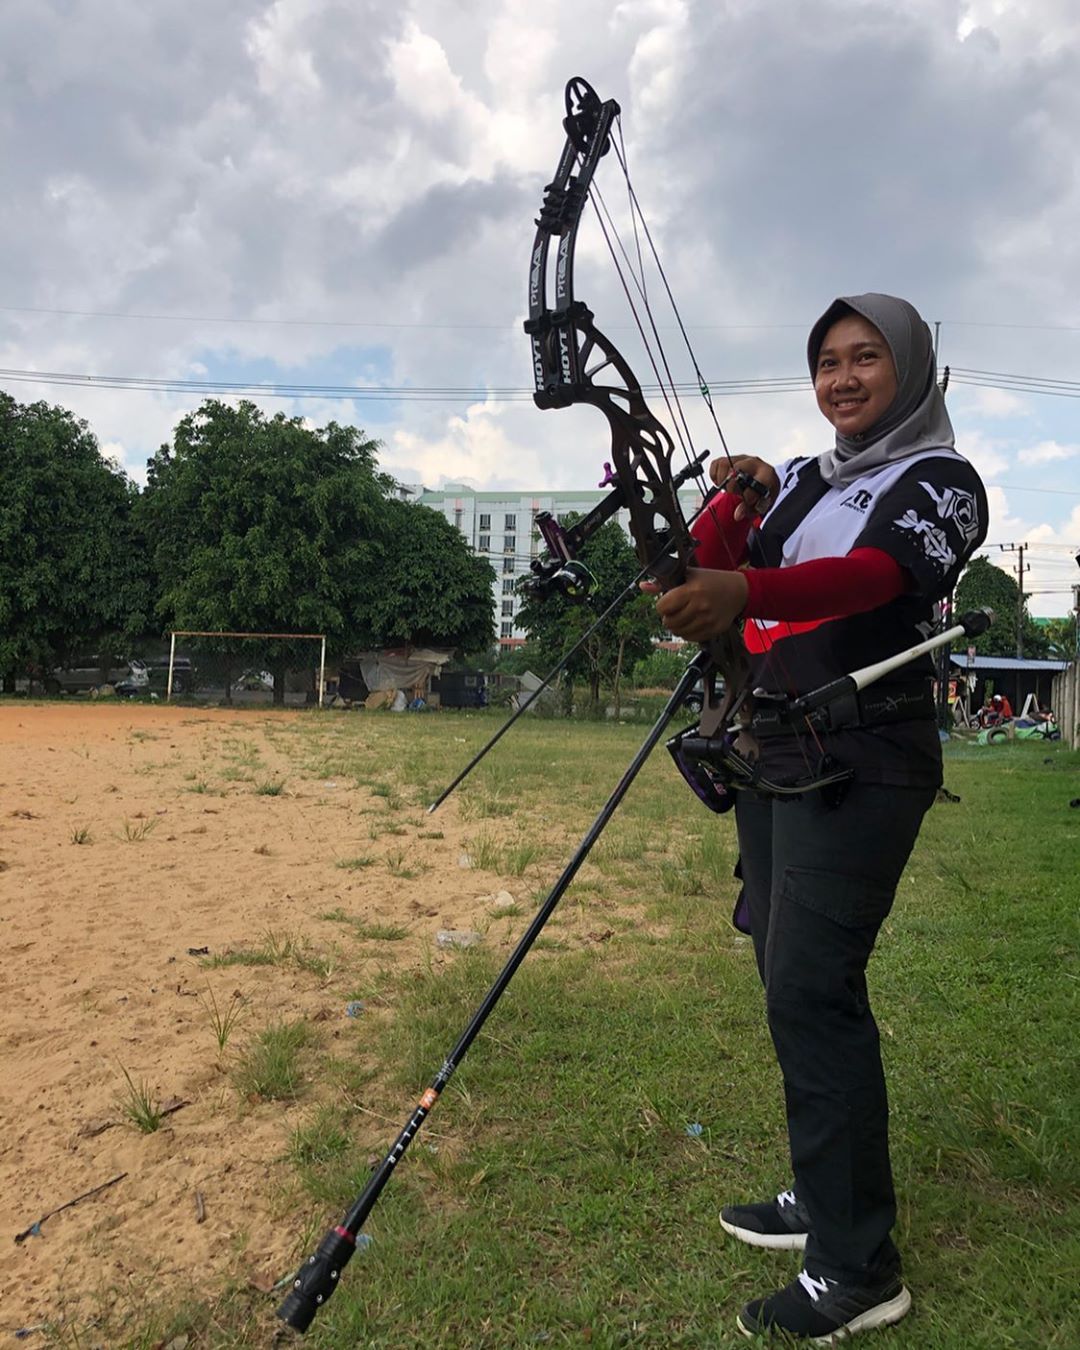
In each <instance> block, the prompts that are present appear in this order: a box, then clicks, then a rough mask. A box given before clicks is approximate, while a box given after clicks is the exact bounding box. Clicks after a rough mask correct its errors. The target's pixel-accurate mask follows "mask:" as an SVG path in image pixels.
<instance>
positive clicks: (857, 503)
mask: <svg viewBox="0 0 1080 1350" xmlns="http://www.w3.org/2000/svg"><path fill="white" fill-rule="evenodd" d="M873 500H874V496H873V493H871V492H867V490H866V489H865V488H860V489H859V490H858V492H854V493H852V495H851V496H850V497H845V498H844V500H843V501H842V502H841V503H840V505H841V506H846V507H849V508H850V509H851V510H852V511H858V512H859V513H860V514H861V515H865V514H866V513H867V511H868V510H869V509H870V503H871V502H872V501H873Z"/></svg>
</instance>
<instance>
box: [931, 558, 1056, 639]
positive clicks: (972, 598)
mask: <svg viewBox="0 0 1080 1350" xmlns="http://www.w3.org/2000/svg"><path fill="white" fill-rule="evenodd" d="M953 605H954V609H955V610H956V612H958V613H962V612H963V611H964V610H967V609H981V608H983V607H984V606H985V607H988V608H989V609H992V610H993V611H994V622H993V623H992V624H991V625H990V627H989V628H988V629H987V631H986V632H985V633H983V634H981V635H980V636H979V637H977V638H975V639H974V647H975V650H976V652H977V653H978V655H980V656H1015V655H1016V635H1017V620H1018V618H1019V623H1020V629H1019V631H1020V633H1021V634H1022V638H1023V644H1024V655H1025V656H1028V657H1032V658H1034V659H1039V658H1041V657H1044V656H1046V655H1047V654H1048V651H1049V643H1048V640H1047V637H1046V635H1045V633H1044V632H1043V631H1042V629H1040V627H1039V625H1038V624H1037V623H1035V622H1034V621H1033V620H1032V618H1031V616H1030V615H1029V614H1028V612H1027V606H1026V605H1025V604H1024V603H1023V601H1022V600H1021V597H1020V588H1019V587H1018V586H1017V584H1016V582H1015V580H1014V579H1013V578H1012V577H1011V576H1010V575H1009V574H1008V572H1005V571H1003V570H1002V569H1001V568H1000V567H995V566H994V565H993V563H991V562H989V561H988V560H987V559H986V558H973V559H972V561H971V562H970V563H969V564H968V567H967V569H966V571H965V572H964V575H963V576H962V577H961V578H960V581H959V582H958V584H957V587H956V594H955V597H954V601H953Z"/></svg>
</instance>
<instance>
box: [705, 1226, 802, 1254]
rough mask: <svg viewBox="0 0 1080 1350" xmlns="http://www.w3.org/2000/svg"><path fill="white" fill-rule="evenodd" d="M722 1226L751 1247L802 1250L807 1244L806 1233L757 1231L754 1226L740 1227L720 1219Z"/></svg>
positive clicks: (774, 1249)
mask: <svg viewBox="0 0 1080 1350" xmlns="http://www.w3.org/2000/svg"><path fill="white" fill-rule="evenodd" d="M720 1227H721V1228H722V1229H723V1230H724V1232H725V1233H730V1234H731V1236H732V1237H733V1238H738V1239H739V1241H740V1242H745V1243H747V1244H748V1245H749V1246H751V1247H770V1248H771V1249H772V1250H773V1251H783V1252H801V1251H802V1249H803V1248H804V1247H805V1246H806V1234H805V1233H757V1232H755V1231H754V1229H752V1228H740V1227H739V1226H738V1224H734V1223H728V1221H727V1219H723V1218H722V1219H721V1220H720Z"/></svg>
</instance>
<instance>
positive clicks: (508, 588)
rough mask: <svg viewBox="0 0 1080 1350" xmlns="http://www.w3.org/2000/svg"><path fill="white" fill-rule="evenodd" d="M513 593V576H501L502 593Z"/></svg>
mask: <svg viewBox="0 0 1080 1350" xmlns="http://www.w3.org/2000/svg"><path fill="white" fill-rule="evenodd" d="M513 594H514V578H513V577H504V578H503V595H513Z"/></svg>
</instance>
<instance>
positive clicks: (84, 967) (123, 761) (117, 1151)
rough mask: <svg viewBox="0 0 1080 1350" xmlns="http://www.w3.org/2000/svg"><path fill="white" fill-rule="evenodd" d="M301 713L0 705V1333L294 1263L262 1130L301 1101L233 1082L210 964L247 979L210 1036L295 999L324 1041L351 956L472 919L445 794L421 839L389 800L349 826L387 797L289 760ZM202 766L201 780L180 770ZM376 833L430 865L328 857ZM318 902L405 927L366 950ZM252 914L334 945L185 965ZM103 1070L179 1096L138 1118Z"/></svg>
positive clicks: (416, 819)
mask: <svg viewBox="0 0 1080 1350" xmlns="http://www.w3.org/2000/svg"><path fill="white" fill-rule="evenodd" d="M302 717H303V714H293V713H290V712H287V711H284V712H278V713H275V714H272V715H269V714H265V713H259V712H255V711H252V710H248V711H244V712H234V711H229V710H224V709H220V710H219V709H210V710H199V709H191V708H186V709H180V708H165V707H161V706H131V705H122V704H110V705H107V706H106V705H100V704H98V705H87V704H85V703H71V704H58V705H37V706H35V705H26V706H21V705H19V704H13V703H7V704H4V705H2V706H0V943H2V951H3V960H2V964H0V989H2V998H0V1019H2V1027H0V1036H2V1043H3V1047H4V1074H3V1079H2V1083H0V1252H2V1254H3V1255H2V1267H0V1270H2V1287H3V1289H4V1297H3V1305H2V1311H0V1344H7V1343H11V1344H14V1343H15V1341H14V1339H13V1333H15V1332H16V1331H17V1330H18V1329H20V1328H27V1327H38V1326H40V1325H41V1324H42V1323H45V1322H47V1321H52V1320H55V1319H58V1318H62V1319H63V1320H64V1323H65V1325H68V1326H71V1325H78V1324H79V1323H80V1321H82V1322H83V1324H85V1320H86V1319H87V1318H92V1317H93V1314H94V1308H95V1306H100V1305H99V1304H98V1303H97V1300H100V1299H101V1298H103V1297H104V1298H105V1299H106V1300H107V1301H108V1302H110V1303H114V1304H115V1303H116V1302H117V1301H119V1302H120V1304H121V1305H123V1303H124V1302H125V1301H126V1300H128V1301H130V1303H131V1305H132V1306H133V1307H134V1308H138V1307H144V1308H145V1307H146V1306H147V1305H148V1302H156V1301H157V1300H158V1299H160V1300H161V1301H162V1302H163V1303H165V1304H169V1303H172V1305H173V1306H175V1304H176V1302H177V1300H178V1299H181V1298H183V1297H184V1295H185V1291H189V1290H191V1289H193V1288H196V1287H198V1286H200V1285H201V1286H202V1287H203V1289H204V1290H205V1291H206V1293H208V1294H211V1293H213V1292H214V1290H216V1289H217V1288H219V1287H220V1285H221V1284H222V1283H223V1282H224V1281H225V1280H226V1279H231V1278H232V1279H241V1280H250V1281H252V1282H253V1283H255V1284H256V1286H257V1287H262V1288H264V1289H266V1288H269V1284H270V1283H272V1282H273V1280H275V1279H277V1278H278V1277H279V1276H280V1275H281V1274H282V1273H283V1272H285V1271H287V1270H288V1269H289V1268H291V1266H292V1265H295V1264H296V1261H295V1257H296V1244H297V1240H298V1234H297V1232H296V1231H295V1218H293V1220H292V1222H290V1219H289V1217H288V1216H287V1215H286V1217H284V1218H283V1200H282V1196H283V1194H285V1193H287V1192H286V1191H285V1189H284V1188H286V1187H287V1185H288V1180H289V1169H288V1168H287V1166H286V1165H285V1164H284V1163H283V1162H282V1155H283V1153H284V1151H285V1149H286V1147H287V1145H288V1141H289V1137H290V1134H291V1132H292V1130H293V1129H294V1127H295V1126H296V1124H297V1122H298V1121H300V1120H302V1119H304V1118H305V1115H306V1114H308V1113H310V1111H311V1107H312V1104H311V1102H310V1100H308V1101H307V1102H305V1103H303V1104H294V1105H286V1104H283V1103H279V1102H261V1101H258V1100H251V1099H248V1100H244V1099H243V1098H242V1096H241V1095H240V1094H239V1093H238V1091H237V1088H236V1086H235V1085H234V1083H233V1081H232V1078H231V1076H230V1070H229V1064H228V1062H224V1063H223V1062H222V1061H221V1059H220V1057H219V1053H218V1046H217V1044H216V1041H215V1039H214V1035H213V1028H212V1026H211V1023H210V1020H209V1014H208V1011H207V1006H206V998H207V991H208V989H210V990H213V992H214V993H215V995H216V997H217V999H218V1000H219V1003H220V1004H221V1005H222V1006H227V1005H228V1002H229V1000H230V998H231V997H232V995H233V991H234V990H237V991H239V992H240V994H241V996H242V997H243V999H244V1000H245V1017H244V1019H243V1021H242V1022H241V1024H240V1028H239V1030H238V1032H237V1034H236V1036H235V1037H234V1040H233V1041H232V1042H231V1043H230V1046H229V1047H228V1050H227V1055H228V1054H231V1053H235V1052H237V1051H238V1049H239V1047H240V1046H242V1043H243V1041H244V1039H245V1036H246V1035H250V1034H252V1033H253V1032H254V1031H256V1030H257V1029H259V1028H262V1027H264V1026H266V1025H267V1024H268V1023H270V1022H272V1021H274V1020H275V1019H281V1020H292V1019H294V1018H298V1017H304V1018H306V1019H309V1020H314V1021H318V1022H320V1023H322V1024H323V1025H322V1026H321V1028H320V1032H321V1035H322V1037H323V1043H324V1048H325V1049H335V1048H336V1047H338V1046H339V1045H341V1043H342V1042H345V1043H346V1044H344V1045H341V1048H343V1049H348V1048H349V1047H348V1045H347V1042H348V1040H349V1038H354V1040H355V1038H357V1037H362V1036H363V1029H364V1022H363V1018H362V1017H361V1018H360V1019H359V1020H357V1019H350V1018H348V1017H347V1016H346V1012H345V1002H346V998H347V996H348V990H349V988H350V987H351V986H350V984H349V981H350V979H355V978H357V977H360V976H362V973H363V970H364V968H365V962H367V961H374V960H376V959H377V960H378V961H380V962H382V963H384V964H385V963H386V962H387V961H388V960H389V961H392V962H397V963H401V962H404V963H410V962H412V963H418V962H420V961H422V960H431V959H432V954H433V952H434V953H435V959H439V956H438V953H437V949H436V948H435V935H436V933H437V931H438V930H439V929H465V928H469V927H472V926H475V925H477V924H478V923H479V922H480V921H481V920H482V919H483V917H484V910H485V906H488V907H490V906H491V904H492V898H491V894H490V892H491V889H492V884H493V879H492V878H490V877H486V878H485V877H483V876H482V875H481V874H478V873H472V872H470V871H468V870H463V869H462V866H461V848H462V839H463V838H464V830H463V826H462V824H461V823H460V820H459V818H458V816H457V814H456V811H455V810H454V809H453V807H452V804H451V807H450V809H446V808H444V811H443V812H441V813H440V817H439V819H438V824H439V826H440V827H441V829H442V830H443V831H444V837H443V838H442V839H432V840H421V839H419V838H418V835H419V833H420V832H421V830H422V829H423V826H422V824H421V822H422V820H423V816H422V815H421V813H420V812H419V811H418V810H413V811H411V812H406V813H405V815H404V819H406V820H407V821H408V822H409V835H408V838H404V839H403V838H401V837H395V836H388V837H382V838H377V839H376V840H375V841H374V842H372V833H373V831H372V828H371V821H372V820H373V819H377V818H378V812H379V811H380V810H385V809H386V803H385V801H380V799H379V798H378V797H377V796H375V795H374V794H373V793H372V792H371V791H370V789H367V788H363V787H358V786H356V785H355V782H353V781H334V780H332V779H323V778H320V777H319V776H318V774H317V772H316V774H315V775H314V776H305V775H304V774H303V773H302V772H300V771H299V770H298V765H297V763H296V761H295V753H296V751H295V749H293V748H292V747H293V746H294V745H295V746H302V745H303V738H302V737H301V736H298V735H295V734H293V732H295V731H296V728H295V726H294V727H292V728H290V722H291V721H293V720H294V719H296V718H302ZM286 732H288V733H289V734H288V735H286V734H285V733H286ZM230 755H231V756H232V759H230V758H229V756H230ZM256 755H257V756H258V761H259V767H258V769H257V770H252V772H251V773H250V774H248V775H247V776H246V777H245V776H242V775H241V774H240V772H239V771H237V776H236V777H235V778H234V779H233V780H232V781H222V780H221V777H220V774H221V769H222V766H223V765H225V764H228V763H234V764H235V763H237V762H238V761H239V762H243V761H244V759H245V757H246V760H247V763H248V766H249V768H250V764H251V761H252V759H253V757H254V756H256ZM290 755H292V756H293V757H292V758H290ZM275 775H277V776H278V777H279V778H284V779H286V782H287V786H286V790H285V791H284V792H283V793H282V794H281V795H279V796H272V795H259V794H258V793H257V792H256V791H255V787H256V785H257V781H258V780H267V781H269V780H271V779H273V778H274V776H275ZM207 779H210V780H211V781H212V782H213V783H214V784H215V787H214V790H213V791H200V790H199V789H198V785H199V784H200V782H205V781H206V780H207ZM401 818H402V817H401V816H399V819H401ZM84 831H86V832H88V833H86V834H85V835H83V837H82V841H81V842H78V840H79V836H80V834H81V833H82V832H84ZM140 836H141V837H140ZM391 846H395V847H397V848H398V849H399V850H400V848H401V847H402V846H405V847H407V849H408V851H409V856H411V857H422V858H423V859H424V861H425V864H426V867H427V869H428V870H426V871H425V872H424V874H423V875H422V877H420V878H419V879H417V880H397V881H395V882H394V883H393V884H388V877H387V873H386V871H385V869H384V870H382V873H381V876H380V875H371V874H372V873H376V872H378V871H379V869H378V868H371V869H367V870H356V871H353V870H348V869H345V868H342V867H340V866H337V865H336V863H337V862H339V861H340V860H342V859H344V858H348V857H349V856H350V855H356V854H357V853H364V852H372V851H374V852H379V851H380V850H381V851H382V852H383V853H384V854H385V853H386V851H387V850H388V849H389V848H390V847H391ZM332 909H338V910H341V911H344V912H345V913H347V914H348V915H350V916H354V917H355V918H357V919H363V920H365V921H367V922H369V923H382V924H388V923H397V924H403V925H407V926H408V928H409V937H408V938H407V939H406V940H404V941H398V942H394V943H384V944H382V946H381V949H380V950H379V952H378V955H377V957H375V956H374V955H370V956H369V955H365V954H364V952H365V950H367V949H369V948H370V945H371V944H363V943H357V942H355V941H353V942H352V943H351V946H350V945H349V939H348V936H347V935H343V931H342V925H341V924H340V923H339V924H338V925H337V926H336V927H335V925H334V924H333V923H330V922H327V921H325V920H320V918H319V916H320V915H321V914H323V913H324V912H326V911H329V910H332ZM268 933H273V934H275V935H277V936H278V938H284V937H288V938H295V939H297V940H298V941H304V942H310V944H311V947H310V950H311V951H312V952H315V953H329V952H331V950H332V949H334V948H335V947H336V949H337V950H338V959H340V960H341V961H342V963H343V964H342V965H341V967H340V968H339V969H338V970H337V971H336V972H335V973H334V974H333V975H332V976H330V977H328V978H327V977H320V975H319V974H318V973H317V972H313V971H311V970H306V969H301V968H299V967H298V966H296V965H291V966H290V964H289V963H287V962H286V963H284V964H282V965H280V966H273V967H251V966H244V965H230V966H225V967H220V968H216V969H215V968H208V967H207V965H206V958H205V957H203V956H200V955H198V953H199V952H200V950H201V949H208V951H209V954H210V955H211V956H215V955H216V956H220V955H223V954H226V953H228V952H230V951H236V950H240V949H245V948H252V947H257V946H258V945H259V943H260V941H263V940H264V939H265V936H266V935H267V934H268ZM343 944H344V947H343ZM342 950H344V955H342V954H341V953H342ZM391 951H392V954H390V955H388V952H391ZM193 953H194V954H193ZM124 1069H126V1070H127V1071H128V1073H129V1074H131V1076H132V1078H133V1080H134V1081H135V1082H136V1083H143V1082H145V1084H146V1085H147V1086H148V1087H149V1088H150V1089H151V1090H152V1093H153V1095H154V1097H155V1099H156V1100H157V1102H158V1103H159V1104H166V1105H167V1104H175V1103H177V1102H180V1103H183V1105H181V1106H180V1107H179V1108H178V1109H176V1110H175V1111H173V1112H172V1113H171V1114H169V1115H168V1116H167V1117H166V1119H165V1120H164V1122H163V1124H162V1127H161V1128H160V1129H159V1130H158V1131H157V1132H156V1133H148V1134H144V1133H140V1132H139V1131H138V1130H137V1129H135V1128H134V1127H133V1126H132V1125H131V1124H130V1122H127V1121H126V1120H125V1119H124V1116H123V1113H122V1111H121V1110H120V1109H119V1108H118V1098H119V1096H120V1094H121V1093H122V1092H123V1091H124V1089H125V1083H124V1078H123V1070H124ZM407 1108H408V1103H405V1102H403V1113H402V1122H398V1124H400V1123H403V1121H404V1118H405V1116H406V1115H407ZM379 1128H380V1129H381V1130H382V1136H384V1137H387V1138H389V1137H392V1134H393V1133H396V1128H395V1130H394V1131H392V1132H388V1131H387V1130H386V1127H385V1126H380V1127H379ZM120 1174H125V1175H124V1176H123V1179H122V1180H120V1181H118V1182H116V1184H114V1185H111V1186H108V1187H107V1188H106V1189H105V1190H103V1191H101V1192H100V1193H99V1194H98V1195H96V1196H94V1197H91V1198H89V1199H87V1200H84V1201H82V1202H81V1203H79V1204H78V1205H75V1206H74V1207H72V1208H70V1209H67V1210H65V1211H64V1212H63V1213H60V1214H57V1215H55V1216H54V1217H51V1218H48V1219H46V1220H45V1221H44V1222H43V1223H41V1224H40V1228H39V1230H35V1231H34V1232H32V1233H31V1234H30V1235H29V1236H27V1237H26V1238H25V1239H24V1240H23V1241H22V1242H20V1243H16V1242H13V1238H14V1237H15V1235H16V1234H21V1233H22V1232H23V1231H24V1230H26V1229H27V1228H28V1227H30V1226H31V1225H33V1224H34V1223H35V1221H36V1220H38V1219H40V1218H41V1216H43V1215H45V1214H46V1213H47V1212H48V1211H50V1210H53V1209H55V1208H57V1207H58V1206H60V1205H63V1204H64V1203H65V1202H67V1201H69V1200H72V1199H74V1198H75V1197H77V1196H79V1195H81V1194H82V1193H83V1192H85V1191H88V1190H90V1189H91V1188H93V1187H96V1186H100V1185H102V1184H103V1183H107V1182H109V1181H110V1180H111V1179H112V1178H114V1177H117V1176H119V1175H120ZM275 1197H276V1198H275ZM135 1315H136V1316H137V1314H135ZM91 1325H92V1323H91ZM31 1343H32V1342H31ZM78 1343H79V1344H83V1343H84V1342H83V1341H81V1340H80V1341H79V1342H78Z"/></svg>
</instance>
